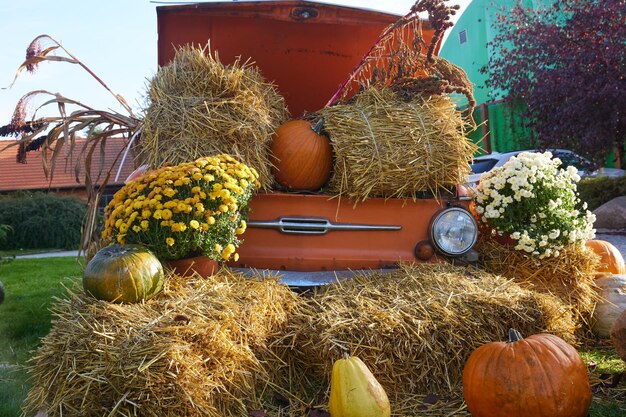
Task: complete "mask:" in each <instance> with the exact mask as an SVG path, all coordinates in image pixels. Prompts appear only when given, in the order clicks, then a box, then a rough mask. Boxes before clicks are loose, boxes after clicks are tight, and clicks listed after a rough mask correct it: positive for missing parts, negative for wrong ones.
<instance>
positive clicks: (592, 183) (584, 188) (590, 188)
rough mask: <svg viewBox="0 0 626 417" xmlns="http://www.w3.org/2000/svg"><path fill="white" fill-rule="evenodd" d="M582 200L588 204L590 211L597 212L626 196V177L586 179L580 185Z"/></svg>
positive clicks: (579, 190) (579, 191)
mask: <svg viewBox="0 0 626 417" xmlns="http://www.w3.org/2000/svg"><path fill="white" fill-rule="evenodd" d="M578 193H579V194H580V199H581V200H582V201H586V202H587V206H588V208H589V210H592V211H593V210H595V209H597V208H598V207H600V206H601V205H602V204H604V203H606V202H608V201H611V200H613V199H614V198H616V197H622V196H625V195H626V177H620V178H608V177H597V178H585V179H584V180H581V181H580V182H579V183H578Z"/></svg>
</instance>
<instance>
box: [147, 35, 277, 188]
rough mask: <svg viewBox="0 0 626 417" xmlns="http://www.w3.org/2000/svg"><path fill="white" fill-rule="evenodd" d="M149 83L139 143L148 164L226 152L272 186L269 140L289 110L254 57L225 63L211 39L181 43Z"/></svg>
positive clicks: (174, 161) (263, 183) (177, 161)
mask: <svg viewBox="0 0 626 417" xmlns="http://www.w3.org/2000/svg"><path fill="white" fill-rule="evenodd" d="M148 87H149V89H148V106H147V108H146V110H145V117H144V126H143V132H142V136H141V143H142V146H143V152H142V157H143V158H144V159H145V160H146V162H147V163H148V164H149V165H150V167H152V168H156V167H160V166H162V165H164V164H172V165H176V164H179V163H181V162H187V161H193V160H195V159H197V158H199V157H204V156H208V155H213V154H221V153H226V154H230V155H232V156H234V157H236V158H238V159H240V160H242V161H243V162H245V163H246V164H248V165H249V166H251V167H252V168H254V169H256V170H257V171H258V172H259V176H260V179H259V180H260V182H261V184H262V186H263V188H265V189H268V188H269V187H270V186H271V183H272V176H271V173H270V168H271V163H270V159H269V156H268V155H269V144H270V141H271V138H272V135H273V134H274V131H275V130H276V129H277V128H278V126H280V125H281V124H282V123H283V122H284V121H286V120H287V118H288V111H287V108H286V107H285V102H284V99H283V97H281V96H280V95H279V94H278V92H277V91H276V89H275V87H274V86H273V85H272V84H270V83H268V82H267V81H266V80H265V79H264V78H263V76H262V75H261V73H260V72H259V71H258V69H257V68H256V67H255V66H254V65H253V63H251V62H244V63H242V62H240V61H239V60H236V61H235V62H234V63H232V64H231V65H223V64H222V63H221V62H220V61H219V57H218V55H217V52H215V53H211V51H210V47H209V45H207V46H206V47H205V48H198V47H192V46H184V47H181V48H180V49H178V50H177V52H176V56H175V57H174V59H173V61H172V62H171V63H169V64H168V65H166V66H164V67H161V68H160V69H159V71H158V72H157V74H156V75H155V76H154V78H153V79H152V80H151V81H150V84H149V86H148Z"/></svg>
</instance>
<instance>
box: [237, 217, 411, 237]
mask: <svg viewBox="0 0 626 417" xmlns="http://www.w3.org/2000/svg"><path fill="white" fill-rule="evenodd" d="M248 227H254V228H258V229H275V230H278V231H279V232H281V233H287V234H306V235H324V234H326V233H328V232H332V231H338V230H344V231H346V230H349V231H364V230H369V231H372V230H378V231H386V230H387V231H393V230H401V229H402V226H398V225H377V224H354V223H332V222H331V221H329V220H328V219H326V218H324V217H279V218H278V220H249V221H248Z"/></svg>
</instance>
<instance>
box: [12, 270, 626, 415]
mask: <svg viewBox="0 0 626 417" xmlns="http://www.w3.org/2000/svg"><path fill="white" fill-rule="evenodd" d="M82 269H83V267H82V266H81V265H79V264H78V263H77V261H76V258H46V259H16V260H13V261H12V262H10V263H7V264H0V281H2V282H3V283H4V286H5V291H6V297H5V301H4V304H2V305H0V417H16V416H19V415H20V407H21V404H22V401H23V400H24V398H25V397H26V394H27V393H28V389H29V382H28V377H27V373H26V371H25V369H24V366H25V365H26V363H27V360H28V359H29V358H30V357H31V356H32V352H33V351H34V350H35V349H36V348H37V346H38V345H39V343H40V340H41V338H42V337H43V336H45V335H46V334H47V333H48V331H49V330H50V325H51V315H50V312H49V307H50V305H51V304H52V302H53V299H54V297H64V296H65V294H66V291H65V287H72V286H73V285H74V283H77V282H80V277H81V276H82ZM580 352H581V356H582V358H583V360H584V361H585V363H589V362H590V361H593V362H596V363H597V368H596V370H595V371H594V376H595V377H592V382H594V383H597V381H598V380H599V379H598V378H597V377H598V376H600V375H604V376H606V375H610V374H619V373H623V372H625V371H626V363H624V362H623V361H622V360H621V359H619V358H618V357H617V356H616V354H615V351H614V349H613V348H612V347H611V346H610V344H608V343H606V342H605V343H603V344H600V345H599V346H594V345H592V346H588V347H585V348H582V349H581V350H580ZM623 379H624V381H622V382H621V383H620V385H619V387H617V388H615V389H604V388H602V389H597V387H596V386H594V400H593V405H592V408H591V412H590V416H591V417H618V416H626V397H625V396H624V394H623V393H624V392H625V387H626V377H624V378H623ZM607 381H608V379H607ZM29 417H30V416H29Z"/></svg>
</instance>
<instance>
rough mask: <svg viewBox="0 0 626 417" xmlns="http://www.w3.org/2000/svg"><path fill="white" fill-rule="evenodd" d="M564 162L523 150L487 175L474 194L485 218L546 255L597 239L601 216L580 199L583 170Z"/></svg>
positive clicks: (524, 245) (502, 232) (529, 248)
mask: <svg viewBox="0 0 626 417" xmlns="http://www.w3.org/2000/svg"><path fill="white" fill-rule="evenodd" d="M559 166H561V161H560V160H559V159H558V158H552V154H551V153H550V152H545V153H533V152H522V153H520V154H518V155H517V156H516V157H512V158H511V159H510V160H509V161H508V162H507V163H506V164H504V165H503V166H502V167H500V168H495V169H493V170H491V171H489V172H486V173H485V174H483V175H482V176H481V177H480V182H479V184H478V187H477V188H476V192H475V193H474V203H475V210H476V212H477V213H478V214H479V216H480V220H481V221H482V222H483V223H485V224H487V225H488V226H490V227H491V228H492V229H493V230H495V232H496V233H497V234H498V235H501V236H502V235H504V236H509V237H510V238H511V239H513V240H514V241H515V242H516V243H515V246H514V247H515V249H516V250H520V251H525V252H527V253H528V254H531V255H533V256H536V257H538V258H540V259H543V258H547V257H551V256H559V254H560V251H561V250H562V249H563V248H564V247H565V246H567V245H570V244H574V243H577V242H582V241H586V240H588V239H593V238H594V236H595V229H594V228H593V222H594V221H595V215H594V214H592V213H591V212H590V211H589V210H587V203H584V202H581V201H580V199H579V198H578V193H577V191H576V183H577V182H578V181H579V180H580V176H579V175H578V171H577V170H576V168H575V167H573V166H569V167H567V169H560V168H559Z"/></svg>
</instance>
